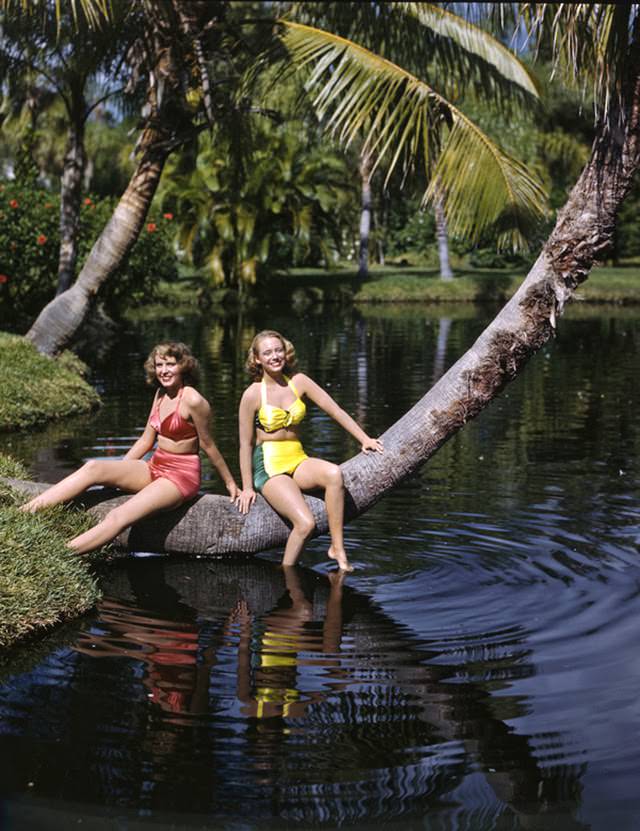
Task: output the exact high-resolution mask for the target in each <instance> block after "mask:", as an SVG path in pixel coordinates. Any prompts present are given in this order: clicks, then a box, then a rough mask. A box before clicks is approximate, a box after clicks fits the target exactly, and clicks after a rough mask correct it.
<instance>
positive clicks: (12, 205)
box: [9, 199, 18, 208]
mask: <svg viewBox="0 0 640 831" xmlns="http://www.w3.org/2000/svg"><path fill="white" fill-rule="evenodd" d="M9 207H10V208H17V207H18V200H17V199H11V200H10V201H9Z"/></svg>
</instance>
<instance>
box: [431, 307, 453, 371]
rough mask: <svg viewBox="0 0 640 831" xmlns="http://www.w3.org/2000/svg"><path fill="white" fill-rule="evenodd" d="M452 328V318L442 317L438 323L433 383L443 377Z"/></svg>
mask: <svg viewBox="0 0 640 831" xmlns="http://www.w3.org/2000/svg"><path fill="white" fill-rule="evenodd" d="M450 329H451V319H450V318H448V317H441V318H440V322H439V324H438V341H437V343H436V351H435V355H434V358H433V375H432V377H431V383H432V384H435V382H436V381H437V380H438V378H440V377H442V375H443V374H444V370H445V360H446V357H447V341H448V340H449V331H450Z"/></svg>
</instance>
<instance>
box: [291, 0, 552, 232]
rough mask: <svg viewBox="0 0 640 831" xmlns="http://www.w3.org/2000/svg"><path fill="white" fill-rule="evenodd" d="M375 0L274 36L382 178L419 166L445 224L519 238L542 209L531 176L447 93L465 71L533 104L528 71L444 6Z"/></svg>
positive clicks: (329, 123)
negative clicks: (329, 26)
mask: <svg viewBox="0 0 640 831" xmlns="http://www.w3.org/2000/svg"><path fill="white" fill-rule="evenodd" d="M302 5H303V6H304V7H305V8H306V7H307V6H317V5H318V4H302ZM324 5H325V6H327V5H329V4H324ZM330 5H331V7H332V9H333V8H334V7H335V6H336V5H338V4H330ZM344 6H347V7H348V12H349V17H348V18H346V19H345V14H346V13H347V12H345V10H344V8H343V7H344ZM382 7H383V8H381V9H380V14H379V15H378V14H377V6H376V8H375V9H374V7H373V5H372V4H368V3H365V4H354V3H348V4H343V5H342V7H341V11H337V12H336V14H337V15H338V17H337V18H334V19H333V20H332V21H331V22H333V23H334V25H337V31H326V30H322V29H319V28H318V27H317V26H307V25H303V24H300V23H297V22H294V21H292V20H286V21H285V22H284V26H285V32H284V35H283V41H284V43H285V45H286V47H287V49H288V50H289V53H290V55H291V58H292V60H293V61H294V62H295V63H296V64H297V65H299V66H300V67H303V68H306V69H307V70H308V80H307V88H308V90H309V91H310V92H311V93H312V94H313V100H314V105H315V107H316V109H317V112H318V114H319V116H320V117H321V118H322V119H323V121H324V123H325V125H326V127H327V129H329V130H330V131H331V132H332V133H333V134H334V135H336V136H337V137H338V138H339V139H341V140H342V141H343V142H344V143H345V144H347V145H348V144H350V143H352V142H353V141H354V140H355V138H356V137H357V136H360V135H361V136H363V137H364V145H363V150H362V152H363V153H364V154H368V155H371V156H372V157H373V158H374V159H375V160H376V163H375V164H376V165H384V166H385V168H386V170H387V177H389V176H390V175H391V173H392V172H393V170H394V169H395V168H396V167H398V166H400V167H402V169H403V171H404V174H405V176H408V175H411V176H414V175H415V174H416V172H417V173H418V175H420V176H421V177H422V178H423V180H424V181H425V182H426V183H428V187H427V190H426V192H425V197H424V198H425V201H426V202H434V200H436V199H437V198H441V199H443V201H444V207H445V211H446V215H447V220H448V223H449V227H450V230H451V232H452V233H454V234H458V235H459V236H464V237H467V238H469V239H472V240H474V239H479V238H480V237H481V236H482V234H484V233H486V232H487V230H488V229H490V228H497V229H498V235H499V236H498V241H499V244H502V245H511V246H512V247H521V246H523V245H525V244H526V239H527V237H528V236H529V235H530V231H531V228H533V227H535V225H536V223H537V221H538V220H539V219H540V216H541V215H542V213H543V212H544V208H545V196H544V192H543V190H542V187H541V185H540V183H539V182H538V181H537V180H536V179H535V178H534V177H533V176H532V175H531V174H530V173H529V172H528V171H527V170H526V169H525V168H524V166H523V165H522V163H521V162H519V161H518V160H517V159H516V158H514V157H513V156H511V155H509V154H508V153H506V152H505V151H504V150H502V149H501V148H500V147H499V146H498V145H497V144H496V143H495V142H493V141H492V140H491V139H490V138H489V137H488V135H487V134H486V133H484V132H483V131H482V130H480V129H479V127H478V126H477V124H475V123H474V122H473V121H472V120H471V119H470V118H469V117H468V116H467V115H466V114H465V112H464V111H463V110H462V109H460V108H459V107H457V106H455V105H454V104H453V103H452V100H451V99H450V98H447V97H446V93H447V92H450V91H451V89H452V88H451V84H452V81H453V80H454V79H455V80H456V81H460V80H461V79H462V80H464V79H466V80H467V81H468V82H469V84H470V85H472V86H474V85H473V84H472V81H475V86H474V88H475V91H476V94H477V93H479V92H480V91H482V92H483V94H484V98H485V100H487V99H489V100H491V99H494V100H495V99H496V98H498V99H499V100H501V101H502V100H504V97H505V95H506V94H507V93H509V94H510V96H511V100H512V101H513V102H518V100H522V99H526V98H528V99H529V101H530V102H531V100H532V99H533V97H534V96H535V95H536V88H535V84H534V83H533V81H532V78H531V76H530V74H529V73H528V71H527V70H526V69H525V67H524V66H523V65H522V64H520V63H519V62H518V61H517V60H516V59H515V58H514V57H513V56H512V55H511V54H510V53H509V52H508V51H507V50H506V49H505V48H504V47H503V46H502V45H501V44H500V43H499V42H498V41H496V40H495V39H494V38H492V37H491V36H489V35H488V34H487V33H486V32H484V31H482V30H480V29H478V28H476V27H475V26H473V25H472V24H469V23H467V22H466V21H464V20H462V19H461V18H459V17H457V16H456V15H452V14H450V13H449V12H447V11H446V10H444V9H441V8H439V7H436V6H433V5H430V4H423V3H392V4H382ZM387 16H388V19H387V20H381V19H380V17H382V18H385V17H387ZM384 24H386V25H387V29H386V30H385V29H384ZM385 31H386V32H388V33H389V34H388V36H387V35H386V34H383V33H384V32H385ZM418 32H419V34H418ZM430 47H431V48H430ZM400 61H401V62H402V63H400ZM434 78H435V79H436V83H435V84H434V81H433V79H434ZM438 80H439V81H440V82H441V83H440V85H439V86H440V87H441V89H442V90H443V91H439V89H438V83H437V81H438Z"/></svg>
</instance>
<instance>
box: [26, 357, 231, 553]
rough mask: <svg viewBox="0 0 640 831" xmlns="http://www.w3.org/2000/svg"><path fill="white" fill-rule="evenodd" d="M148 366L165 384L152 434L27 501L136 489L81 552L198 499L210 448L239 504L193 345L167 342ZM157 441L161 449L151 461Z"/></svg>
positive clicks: (35, 504)
mask: <svg viewBox="0 0 640 831" xmlns="http://www.w3.org/2000/svg"><path fill="white" fill-rule="evenodd" d="M144 366H145V370H146V373H147V383H149V384H155V385H156V387H157V389H156V395H155V398H154V400H153V406H152V407H151V413H150V415H149V420H148V422H147V426H146V427H145V430H144V433H143V434H142V435H141V436H140V438H139V439H138V441H137V442H136V443H135V444H134V445H133V447H132V448H131V449H130V450H129V451H128V453H126V455H125V456H124V458H123V459H119V460H111V459H92V460H91V461H89V462H87V463H86V464H84V465H83V466H82V467H81V468H80V469H79V470H77V471H76V472H75V473H72V474H71V475H70V476H67V477H66V478H65V479H63V480H62V481H61V482H58V483H57V484H56V485H53V487H51V488H49V489H48V490H46V491H45V492H44V493H42V494H40V495H39V496H36V497H35V498H34V499H32V500H31V501H30V502H27V503H26V504H25V505H23V506H22V510H23V511H38V510H40V509H41V508H45V507H47V506H49V505H57V504H59V503H61V502H67V501H69V500H70V499H73V498H74V497H76V496H78V495H79V494H81V493H82V492H83V491H85V490H86V489H87V488H89V487H91V486H92V485H110V486H112V487H117V488H121V489H122V490H124V491H129V492H131V493H133V494H135V495H134V496H132V497H131V499H128V500H127V501H126V502H125V503H124V504H123V505H119V506H118V507H117V508H114V509H113V510H112V511H110V512H109V513H108V514H107V516H106V517H105V518H104V519H103V520H102V521H101V522H99V523H98V524H97V525H95V526H94V527H93V528H91V529H90V530H89V531H86V532H85V533H83V534H80V535H79V536H78V537H75V538H74V539H72V540H71V541H70V542H69V548H71V549H72V551H74V552H76V553H78V554H86V553H87V552H88V551H93V550H94V549H96V548H100V546H102V545H105V544H106V543H108V542H110V541H111V540H112V539H114V537H116V536H117V535H118V534H119V533H120V532H121V531H123V530H124V529H125V528H127V527H128V526H129V525H132V524H133V523H134V522H137V521H138V520H140V519H142V518H143V517H146V516H149V515H151V514H154V513H156V512H157V511H167V510H171V509H172V508H177V507H178V506H179V505H181V504H182V503H183V502H185V501H186V500H187V499H192V498H193V497H194V496H195V495H196V494H197V493H198V489H199V487H200V456H199V455H198V451H199V450H204V452H205V453H206V454H207V456H208V457H209V461H210V462H211V464H212V465H213V466H214V467H215V469H216V470H217V471H218V474H219V475H220V478H221V479H222V481H223V482H224V484H225V486H226V488H227V490H228V491H229V496H230V498H231V500H232V501H233V502H235V503H236V504H237V502H238V497H239V490H238V487H237V485H236V483H235V480H234V478H233V476H232V475H231V471H230V470H229V468H228V466H227V463H226V462H225V460H224V458H223V456H222V454H221V453H220V451H219V450H218V448H217V447H216V444H215V442H214V440H213V438H212V437H211V433H210V432H209V421H210V419H211V408H210V406H209V403H208V402H207V400H206V399H205V398H203V396H202V395H200V393H199V392H198V391H197V390H196V389H195V387H194V386H193V384H194V383H196V381H197V378H198V362H197V361H196V359H195V358H194V357H193V355H192V354H191V351H190V349H189V347H188V346H185V344H183V343H173V342H168V343H160V344H158V345H157V346H155V347H154V348H153V349H152V350H151V354H150V355H149V357H148V359H147V360H146V362H145V365H144ZM156 441H157V449H156V451H155V453H154V454H153V456H152V457H151V459H150V460H149V461H148V462H147V461H144V459H143V456H144V455H145V454H146V453H148V452H149V451H150V450H151V449H152V448H153V446H154V444H155V443H156Z"/></svg>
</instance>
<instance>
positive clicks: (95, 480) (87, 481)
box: [20, 459, 152, 512]
mask: <svg viewBox="0 0 640 831" xmlns="http://www.w3.org/2000/svg"><path fill="white" fill-rule="evenodd" d="M151 481H152V480H151V474H150V473H149V466H148V465H147V463H146V462H143V461H142V460H141V459H116V460H113V461H110V460H107V459H92V460H91V461H89V462H87V463H86V464H84V465H82V467H81V468H79V469H78V470H76V471H75V472H74V473H72V474H70V475H69V476H67V477H66V478H64V479H62V480H61V481H60V482H58V483H57V484H55V485H52V487H50V488H47V490H46V491H44V493H41V494H40V495H39V496H36V497H34V498H33V499H31V500H30V501H29V502H26V503H25V504H24V505H22V506H21V508H20V510H21V511H27V512H33V511H39V510H40V509H41V508H46V507H48V506H49V505H59V504H60V503H61V502H68V501H69V500H70V499H73V498H74V497H76V496H79V495H80V494H81V493H83V491H86V490H87V488H90V487H91V486H92V485H111V486H112V487H116V488H121V489H122V490H125V491H131V492H133V493H135V492H136V491H139V490H142V488H144V487H146V486H147V485H149V484H150V483H151Z"/></svg>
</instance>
